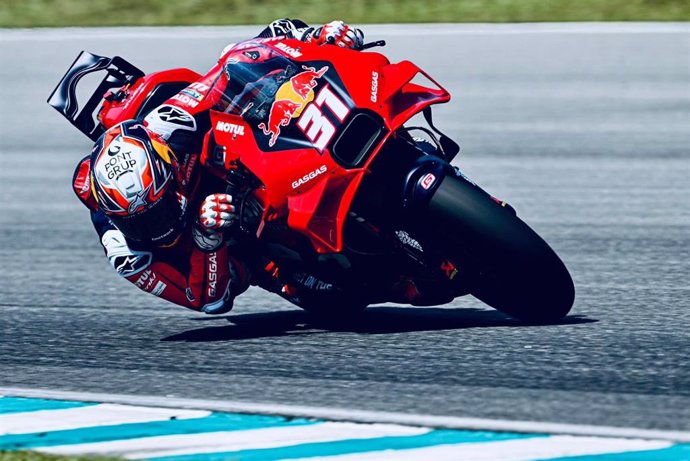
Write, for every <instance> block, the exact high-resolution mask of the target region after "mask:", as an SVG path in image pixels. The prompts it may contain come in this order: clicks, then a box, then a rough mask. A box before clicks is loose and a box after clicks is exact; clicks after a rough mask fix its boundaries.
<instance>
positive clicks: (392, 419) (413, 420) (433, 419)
mask: <svg viewBox="0 0 690 461" xmlns="http://www.w3.org/2000/svg"><path fill="white" fill-rule="evenodd" d="M0 393H2V394H5V395H11V396H17V397H36V398H44V399H58V400H77V401H82V402H111V403H121V404H127V405H146V406H148V405H150V406H154V407H166V408H189V409H204V410H215V411H224V412H229V413H254V414H264V415H278V416H289V417H304V418H320V419H329V420H333V421H353V422H359V423H390V424H404V425H410V426H426V427H438V428H448V429H469V430H479V431H498V432H522V433H539V434H566V435H585V436H599V437H623V438H633V439H657V440H669V441H674V442H690V432H687V431H668V430H655V429H638V428H633V427H611V426H590V425H582V424H566V423H549V422H536V421H509V420H500V419H484V418H463V417H456V416H432V415H417V414H409V413H393V412H387V411H367V410H346V409H342V408H328V407H308V406H299V405H280V404H268V403H250V402H235V401H229V400H202V399H184V398H176V397H158V396H145V395H123V394H100V393H85V392H70V391H55V390H47V389H26V388H12V387H0Z"/></svg>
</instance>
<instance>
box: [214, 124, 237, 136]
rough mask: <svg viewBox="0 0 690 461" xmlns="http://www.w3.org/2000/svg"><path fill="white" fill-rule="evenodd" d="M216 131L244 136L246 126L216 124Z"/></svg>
mask: <svg viewBox="0 0 690 461" xmlns="http://www.w3.org/2000/svg"><path fill="white" fill-rule="evenodd" d="M216 131H222V132H223V133H230V134H234V135H238V136H244V125H236V124H234V123H228V122H218V123H216Z"/></svg>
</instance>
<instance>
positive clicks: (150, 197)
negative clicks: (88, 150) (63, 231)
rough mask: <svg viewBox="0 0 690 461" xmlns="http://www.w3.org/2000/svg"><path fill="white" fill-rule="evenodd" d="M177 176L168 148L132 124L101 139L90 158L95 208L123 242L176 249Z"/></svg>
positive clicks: (182, 209)
mask: <svg viewBox="0 0 690 461" xmlns="http://www.w3.org/2000/svg"><path fill="white" fill-rule="evenodd" d="M178 171H179V168H178V166H177V161H176V158H175V155H174V154H173V152H172V150H170V147H168V145H167V144H166V143H165V142H164V141H163V140H161V139H160V138H159V137H158V136H156V135H155V134H154V133H152V132H150V131H149V130H147V129H146V128H145V127H144V125H143V124H141V123H140V122H137V121H135V120H130V121H126V122H123V123H120V124H119V125H115V126H114V127H112V128H110V129H109V130H107V131H106V132H105V133H103V135H102V136H101V137H100V138H99V139H98V141H96V144H95V145H94V148H93V151H92V154H91V178H92V181H91V184H92V188H93V189H92V191H93V195H94V196H95V198H96V200H97V201H98V206H99V208H100V209H101V210H103V211H104V212H105V214H106V215H107V216H108V218H110V220H111V221H112V223H113V224H114V225H115V227H117V228H118V229H119V230H120V231H121V232H122V233H123V234H124V235H125V237H127V238H128V239H131V240H134V241H138V242H146V243H152V244H154V245H156V246H169V245H172V244H174V243H175V242H176V241H177V238H178V237H179V235H180V234H181V232H182V230H183V229H184V227H185V222H186V219H185V218H186V214H187V199H186V197H185V195H184V194H183V193H182V192H181V190H180V186H179V181H178V178H177V174H178Z"/></svg>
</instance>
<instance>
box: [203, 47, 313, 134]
mask: <svg viewBox="0 0 690 461" xmlns="http://www.w3.org/2000/svg"><path fill="white" fill-rule="evenodd" d="M249 45H250V44H249ZM243 47H246V48H245V49H238V50H233V51H234V52H233V53H231V54H230V55H228V56H227V57H226V58H225V63H224V65H223V76H222V77H221V78H219V79H218V80H217V81H216V84H215V85H214V87H213V90H212V91H215V92H220V93H221V95H220V102H219V105H218V106H217V107H215V109H216V110H219V111H222V112H226V113H230V114H234V115H241V116H242V117H243V118H244V119H245V120H247V121H248V122H252V121H254V122H257V121H262V120H264V119H266V117H267V115H268V114H269V111H270V109H271V104H272V103H273V101H274V100H275V99H276V93H278V90H280V89H281V87H283V84H284V83H286V82H288V81H289V80H290V78H291V77H293V76H294V75H296V74H297V73H298V67H297V64H295V63H293V62H292V61H290V60H289V59H287V58H285V57H283V56H281V55H279V54H278V53H276V52H275V51H273V50H272V49H271V48H269V47H267V46H265V45H261V44H255V45H254V46H248V45H244V46H243ZM293 97H294V99H297V98H298V97H299V95H298V94H294V95H293Z"/></svg>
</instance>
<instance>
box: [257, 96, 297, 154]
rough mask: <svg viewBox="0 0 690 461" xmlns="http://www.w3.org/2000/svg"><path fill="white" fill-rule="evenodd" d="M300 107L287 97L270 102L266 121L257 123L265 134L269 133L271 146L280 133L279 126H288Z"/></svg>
mask: <svg viewBox="0 0 690 461" xmlns="http://www.w3.org/2000/svg"><path fill="white" fill-rule="evenodd" d="M301 107H302V104H299V103H295V102H292V101H290V100H289V99H276V100H275V101H273V104H271V111H270V112H269V114H268V123H263V122H262V123H259V128H260V129H261V130H262V131H263V132H264V134H265V135H266V136H268V135H270V136H271V139H269V141H268V145H269V146H273V145H274V144H275V143H276V140H277V139H278V136H279V135H280V127H281V126H288V124H289V123H290V120H292V117H294V116H295V112H297V110H298V109H300V108H301Z"/></svg>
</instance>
